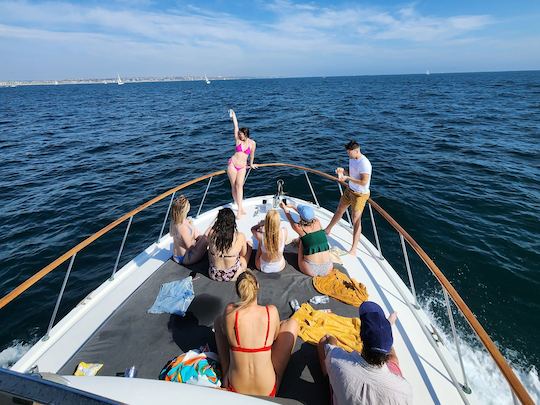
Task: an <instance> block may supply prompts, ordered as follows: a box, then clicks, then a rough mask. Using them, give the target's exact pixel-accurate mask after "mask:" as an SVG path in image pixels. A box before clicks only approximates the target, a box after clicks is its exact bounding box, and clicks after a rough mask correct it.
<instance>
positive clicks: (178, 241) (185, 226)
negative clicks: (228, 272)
mask: <svg viewBox="0 0 540 405" xmlns="http://www.w3.org/2000/svg"><path fill="white" fill-rule="evenodd" d="M190 208H191V206H190V204H189V200H188V199H187V198H186V197H185V196H183V195H181V196H180V197H178V198H176V199H175V200H174V202H173V204H172V207H171V225H170V228H169V233H170V235H171V236H172V238H173V257H172V259H173V260H174V261H175V262H176V263H178V264H183V265H184V264H193V263H197V262H198V261H200V260H201V259H202V258H203V256H204V255H205V254H206V248H207V247H208V240H207V237H206V235H199V231H198V230H197V228H195V226H194V225H193V223H192V222H191V221H190V220H188V219H187V214H188V212H189V209H190Z"/></svg>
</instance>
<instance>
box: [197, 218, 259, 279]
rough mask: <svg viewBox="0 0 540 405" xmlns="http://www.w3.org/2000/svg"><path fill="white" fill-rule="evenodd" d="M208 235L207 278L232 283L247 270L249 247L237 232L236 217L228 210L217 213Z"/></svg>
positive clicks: (241, 234) (244, 238) (242, 235)
mask: <svg viewBox="0 0 540 405" xmlns="http://www.w3.org/2000/svg"><path fill="white" fill-rule="evenodd" d="M206 234H207V235H208V261H209V262H210V267H209V268H208V276H209V277H210V278H211V279H212V280H215V281H234V280H236V278H237V277H238V275H239V274H240V273H242V272H243V271H244V270H246V269H247V264H248V261H249V257H250V256H251V246H250V245H248V243H247V241H246V236H245V235H244V234H243V233H242V232H239V231H238V227H237V226H236V217H235V216H234V212H233V211H232V210H231V209H230V208H223V209H221V210H220V211H219V212H218V215H217V218H216V220H215V222H214V224H213V225H212V226H211V227H210V228H209V229H208V231H207V232H206Z"/></svg>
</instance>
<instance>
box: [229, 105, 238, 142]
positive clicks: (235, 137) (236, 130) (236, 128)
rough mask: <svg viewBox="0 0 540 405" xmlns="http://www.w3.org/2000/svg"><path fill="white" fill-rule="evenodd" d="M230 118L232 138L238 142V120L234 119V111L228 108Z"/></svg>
mask: <svg viewBox="0 0 540 405" xmlns="http://www.w3.org/2000/svg"><path fill="white" fill-rule="evenodd" d="M230 114H231V119H232V122H233V125H234V139H235V140H236V141H237V142H238V120H237V119H236V113H235V112H234V110H232V109H231V110H230Z"/></svg>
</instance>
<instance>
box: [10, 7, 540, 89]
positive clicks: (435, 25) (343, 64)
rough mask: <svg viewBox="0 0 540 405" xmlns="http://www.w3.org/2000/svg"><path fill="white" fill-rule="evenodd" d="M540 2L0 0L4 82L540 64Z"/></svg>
mask: <svg viewBox="0 0 540 405" xmlns="http://www.w3.org/2000/svg"><path fill="white" fill-rule="evenodd" d="M539 21H540V2H539V1H534V0H527V1H526V0H517V1H512V2H510V1H500V0H493V1H464V0H454V1H448V2H443V1H415V2H407V1H403V2H401V1H390V0H381V1H334V2H323V1H318V2H317V1H312V2H309V1H302V2H300V1H293V0H269V1H262V0H252V1H244V0H242V1H226V0H214V1H206V2H188V1H173V0H165V1H152V0H132V1H129V0H109V1H107V2H102V1H95V0H88V1H78V2H77V1H66V0H56V1H29V0H26V1H11V0H0V55H2V63H0V81H3V80H32V79H50V80H52V79H63V78H85V77H114V76H115V75H116V73H117V72H119V73H120V74H121V75H122V76H125V77H127V76H162V75H175V76H176V75H188V74H193V75H201V74H204V73H206V74H208V75H209V76H214V75H225V76H331V75H361V74H394V73H421V72H425V71H426V70H430V71H431V72H463V71H496V70H528V69H540V23H539Z"/></svg>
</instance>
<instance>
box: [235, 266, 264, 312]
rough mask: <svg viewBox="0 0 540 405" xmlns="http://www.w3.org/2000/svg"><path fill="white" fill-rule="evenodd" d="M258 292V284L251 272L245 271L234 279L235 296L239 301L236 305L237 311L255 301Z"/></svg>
mask: <svg viewBox="0 0 540 405" xmlns="http://www.w3.org/2000/svg"><path fill="white" fill-rule="evenodd" d="M258 292H259V282H258V281H257V278H256V277H255V274H253V272H251V270H246V271H244V272H243V273H242V274H240V275H239V276H238V278H237V279H236V294H238V297H240V301H239V302H237V303H236V307H237V309H241V308H243V307H245V306H246V305H248V304H251V303H252V302H253V301H255V300H256V299H257V293H258Z"/></svg>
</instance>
